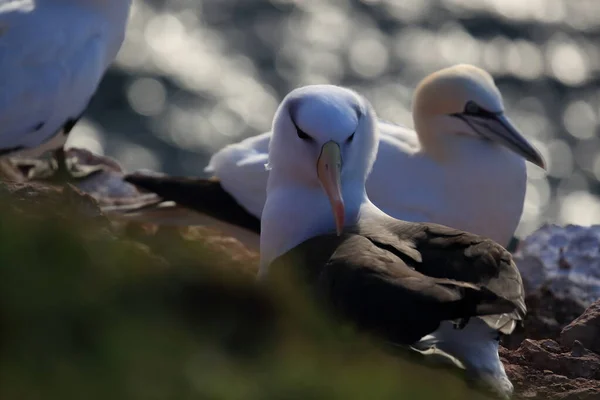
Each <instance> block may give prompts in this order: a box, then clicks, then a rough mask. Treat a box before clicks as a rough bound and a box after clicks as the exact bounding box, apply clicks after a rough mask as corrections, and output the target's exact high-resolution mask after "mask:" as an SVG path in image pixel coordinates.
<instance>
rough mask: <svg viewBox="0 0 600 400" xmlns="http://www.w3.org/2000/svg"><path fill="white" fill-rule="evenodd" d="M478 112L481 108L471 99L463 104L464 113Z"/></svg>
mask: <svg viewBox="0 0 600 400" xmlns="http://www.w3.org/2000/svg"><path fill="white" fill-rule="evenodd" d="M480 112H481V108H480V107H479V106H478V105H477V103H475V102H473V101H469V102H468V103H467V105H466V106H465V114H479V113H480Z"/></svg>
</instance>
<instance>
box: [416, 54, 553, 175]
mask: <svg viewBox="0 0 600 400" xmlns="http://www.w3.org/2000/svg"><path fill="white" fill-rule="evenodd" d="M413 100H414V101H413V103H414V109H413V118H414V123H415V128H416V129H417V132H419V135H420V139H421V143H422V144H423V146H424V147H425V148H427V149H429V150H432V151H433V152H435V151H441V152H443V149H441V148H440V147H441V146H443V145H444V143H447V141H446V139H448V138H449V137H451V136H449V135H467V136H470V137H474V138H477V139H483V140H488V141H491V142H494V143H498V144H500V145H502V146H505V147H507V148H508V149H510V150H512V151H513V152H515V153H516V154H518V155H520V156H522V157H523V158H524V159H526V160H527V161H530V162H532V163H533V164H535V165H538V166H539V167H541V168H544V169H545V168H546V166H545V162H544V159H543V158H542V156H541V154H540V153H539V152H538V151H537V150H536V149H535V148H534V147H533V146H532V145H531V144H530V143H529V141H528V140H527V139H525V138H524V137H523V135H522V134H521V133H520V132H519V130H518V129H517V128H516V127H515V126H514V125H513V123H512V122H511V121H510V120H509V119H508V118H507V117H506V116H505V115H504V105H503V103H502V96H501V94H500V91H499V90H498V88H497V87H496V85H495V83H494V79H493V78H492V76H491V75H490V74H488V73H487V72H486V71H484V70H482V69H480V68H477V67H475V66H472V65H466V64H460V65H455V66H453V67H450V68H445V69H442V70H440V71H437V72H435V73H433V74H431V75H429V76H428V77H426V78H425V79H424V80H423V81H421V83H420V84H419V86H418V87H417V89H416V91H415V95H414V99H413Z"/></svg>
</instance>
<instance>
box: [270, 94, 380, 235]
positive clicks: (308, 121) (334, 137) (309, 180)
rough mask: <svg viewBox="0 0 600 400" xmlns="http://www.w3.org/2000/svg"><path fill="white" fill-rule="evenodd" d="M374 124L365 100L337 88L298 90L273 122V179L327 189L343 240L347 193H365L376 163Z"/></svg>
mask: <svg viewBox="0 0 600 400" xmlns="http://www.w3.org/2000/svg"><path fill="white" fill-rule="evenodd" d="M375 121H376V117H375V114H374V112H373V111H372V107H371V105H370V104H369V103H368V102H367V101H366V100H365V99H364V98H363V97H361V96H360V95H358V94H357V93H355V92H353V91H351V90H349V89H345V88H341V87H338V86H333V85H312V86H305V87H302V88H299V89H296V90H293V91H292V92H290V93H289V94H288V95H287V96H286V97H285V99H284V100H283V101H282V103H281V104H280V106H279V108H278V110H277V112H276V114H275V118H274V120H273V129H272V132H273V136H272V138H271V142H270V146H269V167H270V170H271V172H270V175H271V177H272V178H273V180H276V181H277V182H278V183H279V184H282V183H284V184H285V185H287V186H292V185H296V186H302V187H305V188H309V189H310V188H316V189H317V190H318V191H320V190H321V189H322V190H323V191H324V193H322V192H321V195H326V196H327V198H328V199H329V202H330V204H331V208H332V210H333V213H334V219H335V224H336V230H337V233H338V234H341V231H342V229H343V227H344V217H345V204H344V196H343V193H344V188H346V187H350V186H353V187H360V188H361V190H363V191H364V184H365V181H366V179H367V176H368V174H369V172H370V170H371V168H372V166H373V163H374V162H375V156H376V154H377V145H378V136H377V129H376V123H375ZM275 176H276V177H277V178H276V179H275ZM271 177H270V181H269V185H270V186H271V184H272V178H271ZM267 190H269V188H268V189H267Z"/></svg>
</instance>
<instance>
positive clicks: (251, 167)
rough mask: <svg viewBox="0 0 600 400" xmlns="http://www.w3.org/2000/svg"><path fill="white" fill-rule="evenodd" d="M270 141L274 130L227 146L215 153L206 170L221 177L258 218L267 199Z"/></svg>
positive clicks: (228, 188) (235, 197)
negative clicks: (267, 165)
mask: <svg viewBox="0 0 600 400" xmlns="http://www.w3.org/2000/svg"><path fill="white" fill-rule="evenodd" d="M270 140H271V133H270V132H266V133H263V134H261V135H258V136H253V137H250V138H248V139H245V140H242V141H241V142H238V143H234V144H231V145H228V146H226V147H224V148H223V149H221V150H220V151H218V152H217V153H215V154H214V155H213V156H212V158H211V159H210V162H209V163H208V166H207V167H206V169H205V172H208V173H212V174H213V175H214V176H216V177H218V178H219V180H220V181H221V185H222V186H223V188H224V189H225V190H226V191H227V192H228V193H229V194H231V195H232V196H233V198H234V199H235V200H236V201H237V202H238V203H239V205H241V206H242V207H244V209H246V211H248V212H249V213H250V214H252V215H254V216H255V217H257V218H260V216H261V214H262V209H263V207H264V205H265V201H266V200H267V178H268V177H269V171H268V170H267V167H266V164H267V162H268V161H269V141H270Z"/></svg>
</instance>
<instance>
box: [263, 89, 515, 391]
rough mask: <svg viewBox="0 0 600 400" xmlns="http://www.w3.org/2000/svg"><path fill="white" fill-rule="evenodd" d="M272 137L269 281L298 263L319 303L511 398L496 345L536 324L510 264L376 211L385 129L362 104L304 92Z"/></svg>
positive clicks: (351, 95)
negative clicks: (440, 354)
mask: <svg viewBox="0 0 600 400" xmlns="http://www.w3.org/2000/svg"><path fill="white" fill-rule="evenodd" d="M467 107H469V106H467ZM272 131H273V134H272V137H271V141H270V144H269V152H268V154H269V159H268V163H269V169H270V172H269V178H268V182H267V190H266V192H267V196H266V202H265V206H264V209H263V211H262V218H261V237H260V272H259V277H260V278H261V279H265V278H267V277H269V276H270V274H272V273H273V272H275V271H279V270H280V268H286V267H287V266H289V265H291V264H294V265H296V266H297V268H299V271H301V272H302V274H301V276H302V277H304V278H306V279H307V281H308V283H309V284H310V286H311V287H312V289H314V290H315V292H316V293H315V294H316V295H317V298H319V299H321V300H324V301H325V302H326V305H327V306H328V307H332V310H333V311H335V312H337V313H339V314H340V315H342V316H343V317H346V318H349V319H350V320H351V321H353V322H354V323H355V324H356V325H357V326H358V327H359V328H361V329H363V330H365V331H368V332H371V333H374V334H376V335H379V336H381V337H382V338H384V339H385V340H388V341H390V342H393V343H395V344H400V345H410V346H414V347H417V348H419V347H420V348H423V347H430V348H431V347H435V348H438V349H440V350H442V351H444V352H446V353H447V354H450V355H451V356H453V357H455V358H456V359H458V360H459V361H460V363H462V365H463V366H464V367H465V369H466V371H467V373H468V374H469V376H470V377H474V378H476V379H477V380H478V381H479V382H485V383H486V384H487V385H488V386H489V387H490V388H492V389H494V390H495V391H496V392H498V393H499V394H501V395H503V396H505V397H508V396H510V395H511V393H512V390H513V386H512V384H511V383H510V381H509V380H508V378H507V376H506V373H505V371H504V368H503V366H502V363H501V362H500V359H499V357H498V340H499V336H500V335H501V334H510V333H511V332H512V331H513V329H514V327H515V325H516V323H517V322H518V321H521V320H522V318H523V317H524V315H525V313H526V308H525V303H524V289H523V284H522V281H521V277H520V274H519V272H518V269H517V267H516V265H515V264H514V262H513V261H512V258H511V255H510V253H509V252H508V251H507V250H505V249H504V248H503V247H502V246H500V245H499V244H497V243H495V242H493V241H492V240H490V239H487V238H484V237H481V236H478V235H475V234H472V233H467V232H464V231H461V230H457V229H453V228H450V227H446V226H443V225H438V224H433V223H414V222H406V221H402V220H399V219H396V218H393V217H391V216H389V215H387V214H386V213H384V212H383V211H382V210H380V209H379V208H378V207H377V206H376V205H375V204H374V203H372V202H371V201H370V200H369V197H368V195H367V191H366V189H365V182H366V180H367V177H368V175H369V172H370V171H371V168H372V166H373V163H374V162H375V157H376V153H377V148H378V140H379V139H378V129H377V123H376V116H375V113H374V111H373V110H372V107H371V105H370V104H369V102H368V101H367V100H366V99H364V98H363V97H361V96H360V95H358V94H357V93H355V92H353V91H351V90H349V89H345V88H341V87H338V86H330V85H315V86H306V87H303V88H300V89H296V90H294V91H292V92H291V93H290V94H289V95H288V96H286V97H285V98H284V100H283V101H282V103H281V104H280V106H279V108H278V110H277V112H276V114H275V118H274V121H273V129H272ZM395 172H396V173H397V174H402V173H406V172H407V171H395ZM388 179H389V180H393V179H395V174H390V175H389V176H388ZM414 179H416V178H414ZM404 190H405V191H409V190H410V188H407V189H404ZM407 195H409V196H410V193H407Z"/></svg>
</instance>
